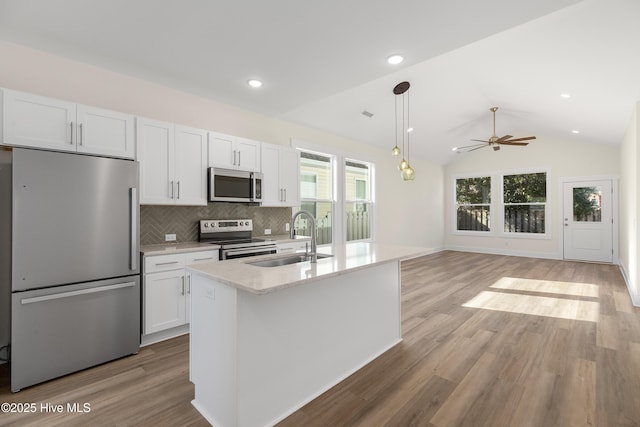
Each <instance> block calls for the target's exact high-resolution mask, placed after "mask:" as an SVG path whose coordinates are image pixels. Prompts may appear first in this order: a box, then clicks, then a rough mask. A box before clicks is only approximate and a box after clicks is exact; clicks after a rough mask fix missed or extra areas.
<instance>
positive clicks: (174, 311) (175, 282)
mask: <svg viewBox="0 0 640 427" xmlns="http://www.w3.org/2000/svg"><path fill="white" fill-rule="evenodd" d="M185 295H186V284H185V275H184V270H183V269H180V270H172V271H165V272H162V273H153V274H146V275H145V276H144V333H145V334H152V333H154V332H159V331H162V330H165V329H169V328H173V327H176V326H181V325H184V324H185V323H186V305H185V301H186V297H185Z"/></svg>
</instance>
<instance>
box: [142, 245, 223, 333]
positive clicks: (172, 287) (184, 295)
mask: <svg viewBox="0 0 640 427" xmlns="http://www.w3.org/2000/svg"><path fill="white" fill-rule="evenodd" d="M217 260H218V251H217V250H208V251H198V252H187V253H176V254H169V255H148V256H145V257H144V258H143V266H144V267H143V268H144V272H143V276H142V277H143V280H142V289H143V305H142V313H143V316H142V317H143V320H142V325H143V326H142V337H143V339H142V344H143V345H145V344H150V343H152V342H156V341H160V340H163V339H167V338H171V337H173V336H177V335H181V334H183V333H185V332H188V326H187V325H189V323H190V320H191V274H190V273H188V272H186V271H185V270H184V267H185V266H186V265H191V264H199V263H205V262H212V261H217Z"/></svg>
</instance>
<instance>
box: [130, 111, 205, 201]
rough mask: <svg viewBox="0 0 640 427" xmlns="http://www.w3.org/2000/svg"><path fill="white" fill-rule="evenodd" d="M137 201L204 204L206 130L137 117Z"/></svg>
mask: <svg viewBox="0 0 640 427" xmlns="http://www.w3.org/2000/svg"><path fill="white" fill-rule="evenodd" d="M136 133H137V158H138V161H139V162H140V203H141V204H146V205H190V206H205V205H206V204H207V131H204V130H200V129H194V128H188V127H184V126H176V125H174V124H172V123H165V122H159V121H156V120H150V119H144V118H138V119H137V121H136Z"/></svg>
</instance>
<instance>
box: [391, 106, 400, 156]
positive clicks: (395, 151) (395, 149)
mask: <svg viewBox="0 0 640 427" xmlns="http://www.w3.org/2000/svg"><path fill="white" fill-rule="evenodd" d="M395 119H396V145H395V146H394V147H393V148H392V149H391V154H392V155H394V156H399V155H400V147H398V98H397V97H396V102H395Z"/></svg>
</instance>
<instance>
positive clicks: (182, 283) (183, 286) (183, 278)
mask: <svg viewBox="0 0 640 427" xmlns="http://www.w3.org/2000/svg"><path fill="white" fill-rule="evenodd" d="M182 295H184V275H183V276H182Z"/></svg>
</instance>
